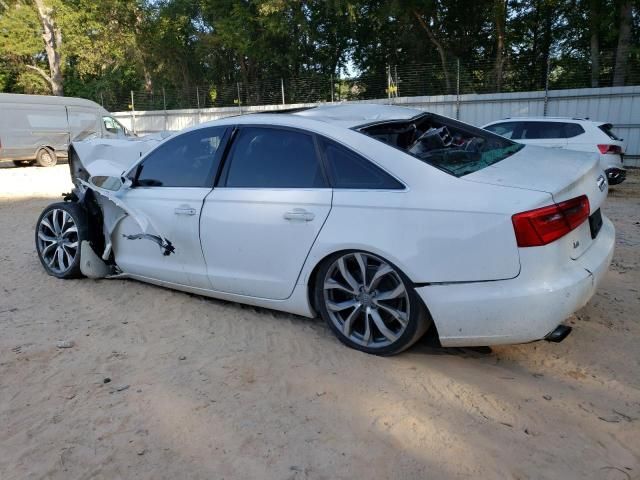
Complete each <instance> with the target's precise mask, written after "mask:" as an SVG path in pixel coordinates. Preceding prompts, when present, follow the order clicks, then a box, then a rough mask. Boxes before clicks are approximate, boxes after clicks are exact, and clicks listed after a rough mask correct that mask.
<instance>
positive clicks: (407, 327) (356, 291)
mask: <svg viewBox="0 0 640 480" xmlns="http://www.w3.org/2000/svg"><path fill="white" fill-rule="evenodd" d="M314 300H315V305H316V308H317V309H318V311H319V312H320V315H321V316H322V318H323V319H324V320H325V321H326V322H327V324H328V325H329V328H331V330H332V331H333V333H334V334H335V335H336V336H337V337H338V339H339V340H340V341H341V342H342V343H344V344H345V345H347V346H349V347H351V348H354V349H356V350H360V351H361V352H366V353H371V354H374V355H382V356H387V355H395V354H397V353H400V352H402V351H403V350H406V349H407V348H409V347H410V346H411V345H413V344H414V343H415V342H417V341H418V340H419V339H420V337H422V336H423V335H424V333H425V332H426V331H427V330H428V329H429V326H430V325H431V323H432V320H431V316H430V315H429V312H428V311H427V309H426V308H425V306H424V304H423V303H422V300H421V299H420V297H419V296H418V294H417V293H416V291H415V290H414V288H413V286H412V285H411V282H410V281H409V279H408V278H407V277H406V275H404V274H403V273H402V272H401V271H400V269H398V268H397V267H396V266H395V265H393V264H392V263H390V262H388V261H387V260H385V259H383V258H381V257H378V256H376V255H373V254H371V253H367V252H362V251H347V252H340V253H336V254H334V255H332V256H330V257H328V258H327V259H326V260H325V261H324V262H323V263H322V264H321V265H320V267H319V268H318V272H317V274H316V278H315V288H314Z"/></svg>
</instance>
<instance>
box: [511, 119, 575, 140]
mask: <svg viewBox="0 0 640 480" xmlns="http://www.w3.org/2000/svg"><path fill="white" fill-rule="evenodd" d="M564 126H565V123H564V122H526V124H525V127H524V130H523V132H522V138H523V139H527V140H539V139H544V138H566V136H565V129H564Z"/></svg>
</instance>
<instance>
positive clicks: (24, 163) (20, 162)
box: [13, 160, 36, 167]
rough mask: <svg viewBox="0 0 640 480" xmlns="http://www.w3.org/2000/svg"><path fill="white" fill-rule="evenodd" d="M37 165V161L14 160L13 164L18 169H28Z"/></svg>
mask: <svg viewBox="0 0 640 480" xmlns="http://www.w3.org/2000/svg"><path fill="white" fill-rule="evenodd" d="M34 163H36V161H35V160H13V164H14V165H15V166H16V167H28V166H29V165H33V164H34Z"/></svg>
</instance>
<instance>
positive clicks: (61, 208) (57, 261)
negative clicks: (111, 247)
mask: <svg viewBox="0 0 640 480" xmlns="http://www.w3.org/2000/svg"><path fill="white" fill-rule="evenodd" d="M83 240H89V228H88V223H87V213H86V212H85V210H84V209H83V208H82V207H81V206H80V205H78V204H77V203H72V202H59V203H52V204H51V205H49V206H48V207H47V208H45V209H44V210H43V212H42V213H41V214H40V217H39V218H38V223H37V224H36V231H35V241H36V251H37V253H38V258H39V259H40V263H42V266H43V267H44V269H45V271H46V272H47V273H48V274H49V275H52V276H54V277H57V278H80V277H82V276H83V275H82V273H81V272H80V245H81V243H82V241H83Z"/></svg>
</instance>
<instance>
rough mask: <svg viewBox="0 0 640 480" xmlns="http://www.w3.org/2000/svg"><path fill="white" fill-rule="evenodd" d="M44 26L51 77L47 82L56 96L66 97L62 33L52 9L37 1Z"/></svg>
mask: <svg viewBox="0 0 640 480" xmlns="http://www.w3.org/2000/svg"><path fill="white" fill-rule="evenodd" d="M35 4H36V7H37V10H38V16H39V17H40V23H41V24H42V39H43V40H44V49H45V51H46V52H47V60H48V61H49V75H48V77H46V76H45V78H47V80H48V81H49V85H51V93H53V94H54V95H59V96H62V95H64V90H63V87H62V65H61V63H62V62H61V59H60V47H61V46H62V32H61V31H60V29H59V28H57V27H56V24H55V21H54V20H53V17H52V11H51V8H49V7H47V6H45V5H44V3H43V1H42V0H35Z"/></svg>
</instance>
